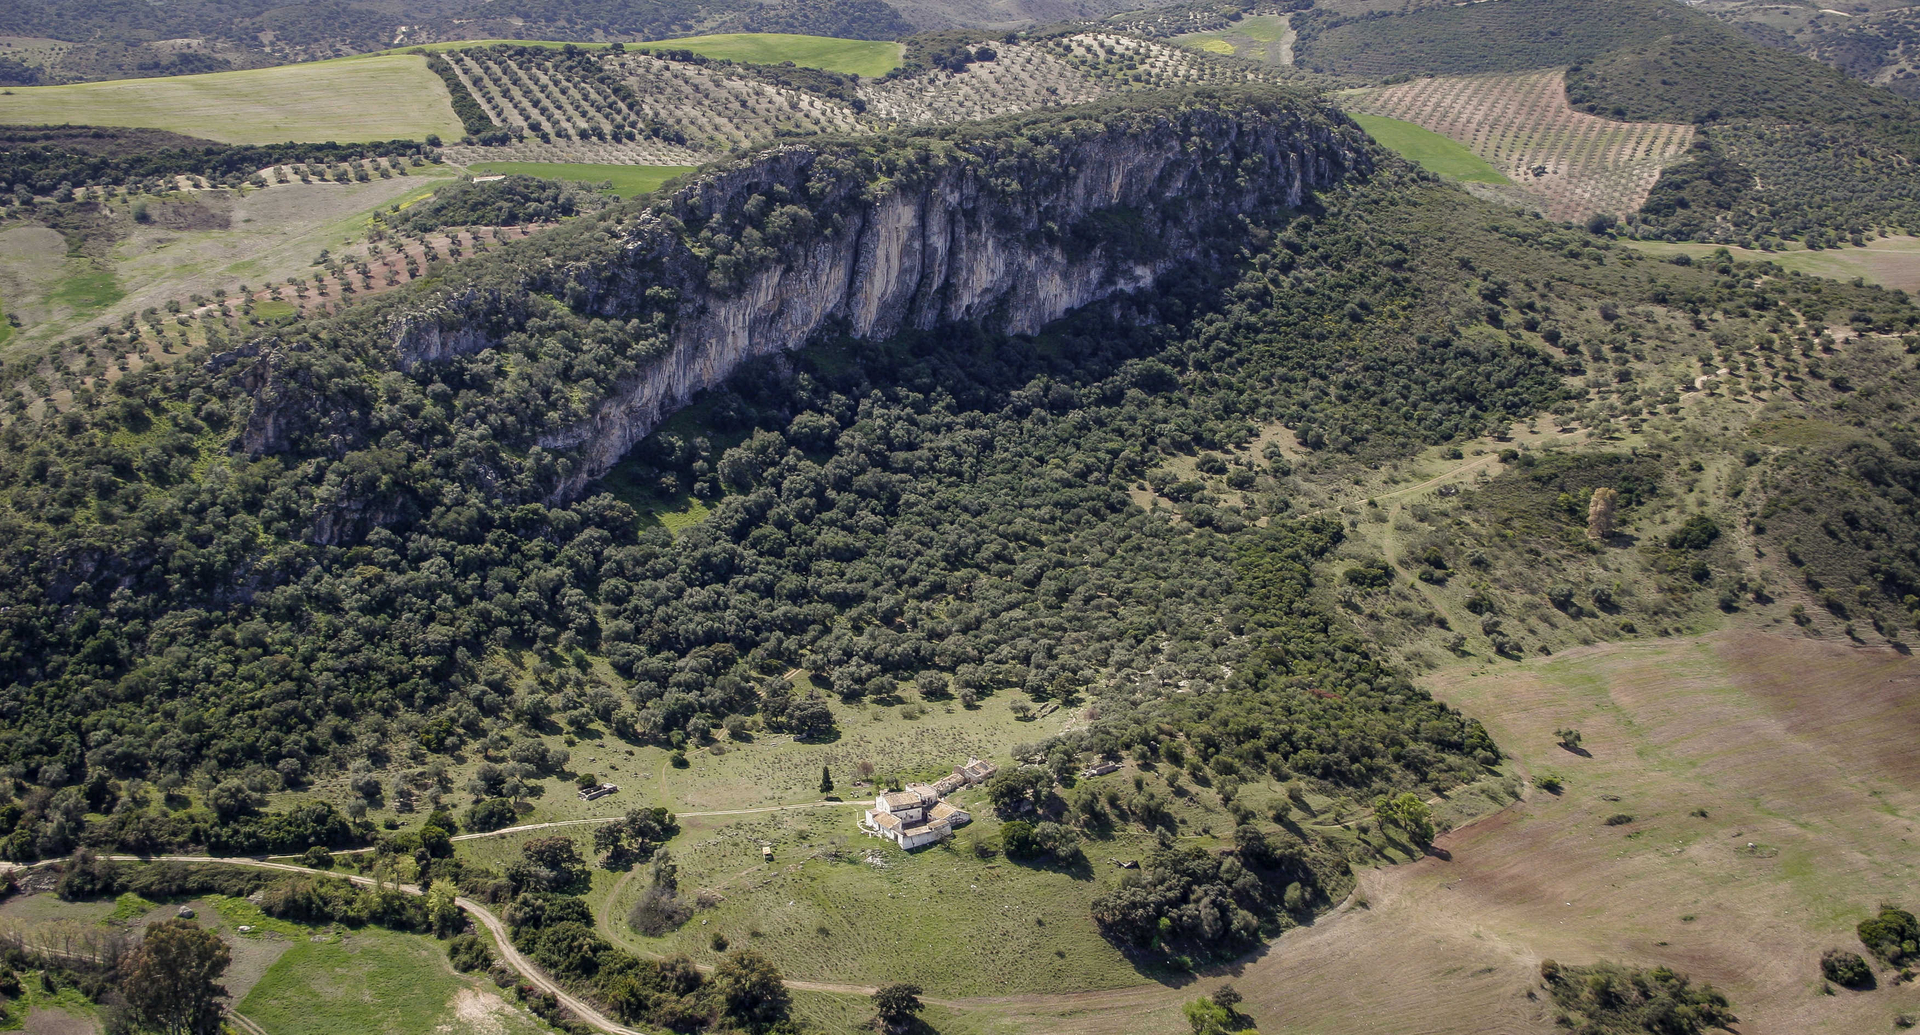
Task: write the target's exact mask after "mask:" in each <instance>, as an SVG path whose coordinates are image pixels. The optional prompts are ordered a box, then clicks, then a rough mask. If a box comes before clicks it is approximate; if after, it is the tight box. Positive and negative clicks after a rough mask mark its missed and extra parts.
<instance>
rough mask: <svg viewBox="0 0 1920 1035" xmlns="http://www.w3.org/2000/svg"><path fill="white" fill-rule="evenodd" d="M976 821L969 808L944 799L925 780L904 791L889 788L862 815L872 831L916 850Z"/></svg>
mask: <svg viewBox="0 0 1920 1035" xmlns="http://www.w3.org/2000/svg"><path fill="white" fill-rule="evenodd" d="M971 822H973V816H972V815H971V814H970V813H968V812H967V811H966V810H965V809H962V808H960V807H959V806H957V805H954V804H952V803H950V802H945V801H941V800H940V792H939V791H938V790H936V789H934V788H933V787H932V786H930V785H928V784H924V783H911V784H908V785H907V789H906V790H904V791H888V792H885V793H883V794H880V795H879V796H878V797H876V798H874V799H873V808H870V809H868V810H867V811H866V814H865V815H864V816H862V817H861V820H860V826H861V828H862V829H864V830H866V831H867V832H868V833H870V834H873V835H875V836H878V837H884V838H886V839H887V840H889V841H892V842H893V843H894V844H897V845H899V846H900V847H901V848H905V849H908V850H912V849H915V848H919V847H921V846H922V845H930V844H933V843H934V842H936V841H944V840H946V839H947V838H949V837H952V836H953V828H954V827H963V826H966V825H967V824H968V823H971Z"/></svg>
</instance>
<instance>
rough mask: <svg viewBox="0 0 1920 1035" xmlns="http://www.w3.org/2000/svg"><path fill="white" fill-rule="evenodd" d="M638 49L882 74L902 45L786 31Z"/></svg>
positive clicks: (666, 42) (735, 34)
mask: <svg viewBox="0 0 1920 1035" xmlns="http://www.w3.org/2000/svg"><path fill="white" fill-rule="evenodd" d="M633 49H636V50H691V51H693V52H694V53H696V54H704V55H706V56H707V57H710V58H725V59H726V60H728V61H745V62H751V63H753V64H757V65H777V64H780V63H781V62H783V61H791V62H793V63H794V64H796V65H802V66H805V67H807V68H823V69H826V70H827V71H829V72H847V73H851V74H853V75H861V76H867V77H873V76H882V75H886V74H887V73H888V72H890V71H892V70H893V69H894V67H895V66H897V65H899V64H900V54H901V46H900V44H898V43H890V42H887V41H884V40H843V39H837V38H835V37H832V36H796V35H792V34H790V33H784V32H732V33H725V34H722V35H718V36H688V37H686V38H684V39H677V40H660V41H659V42H657V43H646V44H640V45H637V46H635V47H634V48H633Z"/></svg>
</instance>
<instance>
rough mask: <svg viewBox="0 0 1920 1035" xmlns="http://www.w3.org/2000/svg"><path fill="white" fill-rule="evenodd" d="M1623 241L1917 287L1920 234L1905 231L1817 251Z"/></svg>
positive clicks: (1655, 251) (1655, 250)
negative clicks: (1856, 245)
mask: <svg viewBox="0 0 1920 1035" xmlns="http://www.w3.org/2000/svg"><path fill="white" fill-rule="evenodd" d="M1626 243H1627V244H1628V245H1630V246H1632V247H1634V248H1637V249H1639V250H1640V251H1643V252H1646V253H1648V254H1649V255H1658V256H1660V257H1662V258H1670V257H1672V256H1675V255H1690V256H1693V257H1694V258H1696V259H1699V258H1705V257H1706V256H1709V255H1712V254H1714V253H1715V252H1718V251H1720V250H1722V249H1723V248H1724V249H1725V250H1726V251H1727V253H1728V254H1730V255H1732V256H1733V257H1734V258H1736V259H1740V260H1742V261H1744V262H1771V263H1774V264H1775V265H1777V266H1780V267H1781V268H1783V269H1787V270H1799V271H1800V272H1802V273H1805V274H1807V275H1808V276H1811V277H1831V278H1833V279H1834V280H1852V279H1853V278H1855V277H1859V278H1860V279H1862V280H1864V281H1866V282H1867V283H1869V284H1879V285H1880V286H1882V287H1890V288H1899V289H1900V290H1902V291H1920V237H1913V236H1909V235H1905V234H1902V235H1897V236H1893V237H1879V238H1875V239H1873V240H1871V241H1868V242H1867V244H1866V247H1864V248H1826V249H1822V250H1820V251H1808V250H1807V249H1805V248H1797V247H1796V248H1788V249H1782V250H1779V251H1771V252H1763V251H1760V250H1758V249H1754V248H1741V247H1739V246H1738V245H1717V244H1694V243H1691V242H1672V241H1627V242H1626Z"/></svg>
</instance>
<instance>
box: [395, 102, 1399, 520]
mask: <svg viewBox="0 0 1920 1035" xmlns="http://www.w3.org/2000/svg"><path fill="white" fill-rule="evenodd" d="M1052 132H1053V135H1052V136H1050V137H1049V138H1048V139H1045V140H1043V141H1040V142H1037V143H1030V142H1028V141H1025V140H1020V141H1017V142H1013V143H1010V142H1009V141H1007V140H1005V139H995V138H992V137H984V136H983V137H980V138H978V139H971V140H969V139H961V140H959V141H957V142H956V141H954V140H951V139H945V140H942V141H939V142H937V143H928V144H927V145H925V146H922V147H919V148H907V149H905V150H906V152H907V154H906V156H905V158H904V159H900V160H897V161H895V162H893V163H892V165H891V166H888V165H886V164H884V163H885V159H884V157H883V158H881V159H875V158H873V157H872V156H871V155H863V154H862V153H859V152H856V151H854V150H853V148H851V147H850V146H809V145H791V146H787V147H784V148H781V149H779V150H776V151H773V152H770V153H766V154H763V155H761V156H759V157H758V158H757V159H756V160H754V161H752V162H750V163H745V164H742V165H741V166H739V167H737V168H733V169H728V170H723V171H718V172H714V173H711V174H708V175H706V176H704V177H703V178H701V179H699V180H698V181H696V182H695V183H693V184H691V185H690V186H689V187H687V188H686V189H685V190H683V191H682V192H681V193H680V194H679V195H677V196H676V197H675V198H673V199H671V201H670V203H669V204H668V205H666V206H664V207H663V209H656V210H655V211H654V212H652V213H650V214H648V215H647V216H645V217H642V218H641V219H639V220H638V221H637V222H635V223H631V224H629V225H628V226H626V227H625V228H624V229H623V232H624V233H625V234H626V236H625V238H624V240H623V244H624V249H623V250H622V252H621V255H620V258H618V259H617V260H615V261H613V262H611V263H606V264H592V265H583V266H582V267H580V268H577V269H571V270H569V271H567V272H566V274H565V277H566V280H567V282H566V283H565V284H563V285H549V287H553V288H557V289H556V290H554V293H555V294H556V295H564V296H565V297H568V298H569V299H570V300H571V301H572V303H573V304H574V305H575V307H576V308H579V309H583V310H586V311H589V312H591V313H593V314H594V315H599V316H606V317H614V318H626V317H630V316H633V315H638V314H641V313H644V312H646V311H649V306H651V305H655V303H656V302H657V300H658V299H659V298H660V297H663V296H661V294H660V293H659V292H658V291H657V290H656V291H653V293H652V294H650V293H649V292H650V289H658V288H663V287H664V288H667V289H670V290H671V291H672V292H673V294H672V296H671V297H672V298H673V299H674V300H675V301H674V302H673V303H672V304H673V320H672V323H671V330H670V333H669V339H668V341H667V342H666V344H665V347H664V349H662V350H659V351H658V352H657V354H656V355H654V356H653V358H651V359H650V360H648V361H647V362H646V363H645V364H643V366H642V368H641V369H640V370H639V372H638V373H637V374H636V375H634V376H632V377H630V378H627V379H626V380H625V381H624V382H623V383H622V384H621V385H620V386H619V388H618V390H617V391H616V392H614V393H613V394H612V395H611V396H609V397H608V398H605V399H603V400H601V401H600V402H599V404H598V405H597V407H595V408H594V410H593V411H592V413H591V416H590V417H589V418H588V419H587V420H584V421H581V422H578V423H574V424H571V425H568V426H563V427H552V428H547V429H544V430H543V431H542V432H541V433H540V434H539V435H538V438H537V443H538V444H539V445H540V446H541V447H543V448H545V449H548V450H552V451H561V452H565V453H567V454H571V455H572V457H573V458H574V459H573V461H572V463H571V464H570V465H569V467H570V470H569V471H568V473H567V474H566V476H565V477H564V478H563V480H562V483H561V484H560V486H559V487H558V489H557V491H556V492H555V493H554V498H555V499H566V498H570V497H573V496H577V495H578V494H579V493H580V492H581V491H582V490H583V489H585V488H586V486H587V485H588V484H590V483H591V482H592V481H594V480H595V479H597V478H599V477H600V476H601V475H603V474H605V473H606V472H607V470H608V469H609V468H611V467H612V466H613V465H614V464H615V463H616V462H618V461H619V459H620V458H621V457H622V456H623V455H625V454H626V452H627V451H628V450H629V449H631V448H632V447H633V445H634V444H635V443H637V442H638V441H640V439H642V438H643V437H645V436H646V435H647V434H648V433H649V432H650V431H652V430H653V428H655V427H656V426H658V424H659V423H660V421H661V420H662V419H664V418H665V417H667V416H668V415H670V414H671V413H673V412H674V411H675V410H676V409H678V408H680V407H682V406H684V405H686V404H687V402H688V401H689V400H691V399H692V397H693V396H694V395H695V394H696V393H698V392H700V391H701V390H703V389H707V388H711V387H714V386H716V385H718V384H720V383H721V382H722V381H724V380H725V379H726V378H727V377H728V375H730V374H731V373H733V372H734V371H735V370H736V369H737V368H738V367H739V366H740V364H742V363H743V362H745V361H747V360H749V359H751V358H754V357H757V356H764V355H767V354H769V353H775V352H781V351H784V350H788V349H793V348H797V347H799V346H801V345H804V344H805V343H806V342H807V341H808V340H810V339H812V338H814V337H815V336H817V335H819V334H821V333H822V332H823V331H832V332H834V333H844V334H848V335H852V336H854V337H861V338H886V337H890V336H893V335H897V334H899V333H901V332H903V331H911V330H927V329H931V328H935V327H938V326H941V325H947V324H956V323H970V324H975V325H978V326H979V327H981V328H983V329H985V330H988V331H992V332H1002V333H1012V334H1027V333H1032V332H1035V331H1037V330H1039V329H1040V328H1041V327H1043V326H1044V325H1046V324H1047V323H1049V322H1050V321H1053V320H1055V319H1058V318H1059V317H1061V316H1063V315H1065V314H1067V313H1069V312H1071V311H1073V310H1074V309H1077V308H1079V307H1082V306H1085V305H1088V304H1090V303H1093V302H1097V301H1100V300H1102V299H1107V298H1111V297H1114V296H1115V295H1118V294H1121V293H1125V292H1132V291H1138V290H1141V289H1144V288H1148V287H1150V286H1151V285H1152V284H1153V283H1154V281H1155V280H1156V279H1157V278H1159V277H1160V276H1161V275H1163V274H1165V273H1167V272H1168V271H1169V270H1171V269H1173V268H1175V267H1176V266H1178V265H1180V264H1181V263H1185V262H1190V261H1193V260H1195V259H1196V258H1197V257H1200V256H1202V255H1203V254H1207V253H1210V252H1212V251H1215V250H1217V249H1218V247H1219V246H1220V245H1221V244H1222V243H1223V238H1222V235H1223V234H1227V235H1230V234H1231V232H1232V230H1233V229H1234V228H1235V226H1236V223H1237V220H1236V217H1240V216H1251V217H1256V218H1257V217H1262V216H1267V215H1272V214H1276V213H1277V212H1278V211H1279V210H1281V209H1283V208H1291V207H1295V206H1298V205H1299V204H1301V202H1302V201H1303V199H1304V197H1305V195H1306V194H1307V192H1309V191H1312V190H1315V189H1317V188H1321V187H1326V186H1329V185H1332V184H1333V183H1335V182H1337V181H1338V180H1340V179H1341V178H1342V177H1344V176H1347V175H1350V174H1353V173H1355V172H1363V171H1365V168H1366V162H1367V156H1366V152H1365V151H1364V150H1363V147H1362V145H1361V143H1360V138H1359V137H1358V135H1357V133H1355V132H1354V131H1353V130H1351V129H1350V128H1349V127H1348V126H1347V125H1346V124H1345V123H1344V120H1341V119H1339V118H1338V117H1337V116H1329V115H1327V114H1325V113H1324V112H1319V111H1312V110H1303V109H1297V108H1289V107H1285V106H1269V107H1264V108H1258V109H1256V110H1253V111H1240V110H1229V109H1228V108H1226V107H1224V106H1211V107H1209V106H1204V105H1200V106H1194V107H1192V108H1189V109H1185V110H1177V111H1169V110H1154V111H1150V112H1129V113H1126V114H1125V115H1124V116H1120V117H1111V116H1110V117H1108V118H1106V119H1104V120H1101V121H1100V122H1098V123H1090V124H1088V125H1087V126H1084V127H1082V126H1079V125H1078V124H1070V125H1069V126H1068V127H1067V130H1066V131H1064V132H1063V131H1061V130H1060V127H1058V126H1054V127H1052ZM916 156H918V157H916ZM896 157H897V156H896ZM783 198H784V199H788V201H787V203H788V204H790V205H799V206H800V207H801V208H804V209H805V210H806V212H807V214H809V215H810V221H811V225H810V227H809V228H808V229H807V231H806V232H804V233H797V234H796V233H792V232H791V231H789V232H788V233H787V234H786V236H785V237H784V238H778V239H776V238H777V235H776V234H775V232H774V231H773V230H771V229H769V230H767V231H766V232H765V233H762V231H761V230H760V229H743V227H746V226H752V225H753V222H754V219H755V218H757V217H755V216H754V215H753V214H754V213H756V212H765V211H766V210H768V208H769V207H770V206H773V205H778V204H780V203H781V202H780V201H779V200H778V199H783ZM769 199H774V200H772V201H770V200H769ZM743 213H745V214H746V215H742V214H743ZM703 227H704V228H705V229H706V230H707V231H708V235H709V237H708V238H705V239H703V238H702V237H700V236H698V235H697V233H696V229H697V228H703ZM715 227H722V228H731V229H734V230H738V231H739V233H736V234H733V235H730V236H729V237H728V238H722V239H721V243H722V244H723V245H724V244H725V243H727V241H728V240H731V239H747V238H748V237H749V235H752V237H751V239H753V240H755V241H761V242H767V243H763V244H761V245H760V246H759V251H758V252H757V254H756V255H754V256H752V257H751V258H750V261H749V262H748V263H746V264H744V270H743V271H742V270H738V269H736V271H735V273H734V275H733V276H732V277H731V279H728V278H724V277H720V276H718V275H717V274H716V272H715V271H716V269H717V268H718V267H717V266H716V264H715V262H714V259H713V255H712V252H713V250H714V249H713V247H712V240H711V237H710V235H711V234H712V233H713V228H715ZM487 326H490V323H489V322H488V321H487V320H485V319H483V318H482V317H480V316H478V315H476V316H474V317H473V318H472V319H468V318H467V317H466V316H465V315H463V312H462V307H461V306H459V305H457V304H456V305H452V306H441V307H439V308H438V309H436V310H435V311H434V312H432V313H417V314H411V315H402V316H401V317H400V318H399V319H398V320H396V321H395V323H394V325H393V333H394V336H395V345H396V347H397V348H398V350H399V354H400V361H401V364H402V365H403V366H406V367H412V366H414V365H416V364H418V363H431V362H435V361H439V360H444V359H446V358H448V357H451V356H455V355H460V354H464V353H468V352H473V351H477V350H479V349H482V348H486V347H488V346H489V344H491V341H492V339H491V336H490V333H489V332H487V331H486V330H484V328H485V327H487Z"/></svg>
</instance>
